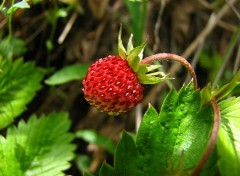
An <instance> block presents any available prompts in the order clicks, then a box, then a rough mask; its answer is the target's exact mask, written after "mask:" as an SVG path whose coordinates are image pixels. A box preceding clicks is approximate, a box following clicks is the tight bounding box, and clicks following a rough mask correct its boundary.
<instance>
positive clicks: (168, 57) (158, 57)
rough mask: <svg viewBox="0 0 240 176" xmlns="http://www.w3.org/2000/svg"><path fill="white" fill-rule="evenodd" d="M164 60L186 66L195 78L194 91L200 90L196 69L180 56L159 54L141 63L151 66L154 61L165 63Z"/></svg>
mask: <svg viewBox="0 0 240 176" xmlns="http://www.w3.org/2000/svg"><path fill="white" fill-rule="evenodd" d="M163 60H172V61H177V62H180V63H181V64H182V65H184V66H185V67H186V69H187V70H188V71H189V73H190V74H191V76H192V78H193V83H194V89H195V90H196V89H197V88H198V85H197V77H196V74H195V72H194V69H193V68H192V66H191V64H190V63H189V62H188V61H187V60H186V59H185V58H183V57H181V56H179V55H176V54H172V53H158V54H155V55H152V56H149V57H146V58H144V59H143V60H142V61H141V62H140V64H150V63H151V62H153V61H163Z"/></svg>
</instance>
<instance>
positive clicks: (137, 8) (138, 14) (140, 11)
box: [124, 0, 148, 45]
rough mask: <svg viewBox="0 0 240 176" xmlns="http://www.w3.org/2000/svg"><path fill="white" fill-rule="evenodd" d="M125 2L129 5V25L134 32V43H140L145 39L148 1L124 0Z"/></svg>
mask: <svg viewBox="0 0 240 176" xmlns="http://www.w3.org/2000/svg"><path fill="white" fill-rule="evenodd" d="M124 3H125V4H126V5H127V7H128V10H129V13H130V17H131V22H130V24H129V27H130V29H131V33H133V34H134V36H135V37H134V43H135V44H136V45H140V44H141V43H142V40H143V35H144V29H145V27H144V26H145V21H146V16H147V15H146V14H147V3H148V1H146V0H138V1H132V0H124Z"/></svg>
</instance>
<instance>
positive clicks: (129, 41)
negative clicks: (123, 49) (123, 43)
mask: <svg viewBox="0 0 240 176" xmlns="http://www.w3.org/2000/svg"><path fill="white" fill-rule="evenodd" d="M132 38H133V34H131V35H130V37H129V40H128V45H127V53H128V54H129V53H130V51H131V50H132V49H133V48H134V47H133V43H132Z"/></svg>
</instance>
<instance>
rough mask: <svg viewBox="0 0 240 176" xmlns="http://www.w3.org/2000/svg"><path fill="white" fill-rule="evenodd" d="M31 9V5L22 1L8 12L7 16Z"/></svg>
mask: <svg viewBox="0 0 240 176" xmlns="http://www.w3.org/2000/svg"><path fill="white" fill-rule="evenodd" d="M26 8H30V6H29V4H28V3H27V2H26V1H25V0H22V1H20V2H17V3H16V4H13V5H12V6H11V7H10V8H9V9H8V11H7V14H13V13H14V12H15V11H16V10H17V9H26Z"/></svg>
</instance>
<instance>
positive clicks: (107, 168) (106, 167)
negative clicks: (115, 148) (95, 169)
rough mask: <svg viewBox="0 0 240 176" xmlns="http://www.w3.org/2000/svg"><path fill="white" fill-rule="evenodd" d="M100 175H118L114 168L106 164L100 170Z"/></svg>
mask: <svg viewBox="0 0 240 176" xmlns="http://www.w3.org/2000/svg"><path fill="white" fill-rule="evenodd" d="M99 175H100V176H116V173H115V170H114V168H113V167H112V166H110V165H109V164H107V163H105V162H104V163H103V164H102V166H101V168H100V171H99Z"/></svg>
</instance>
